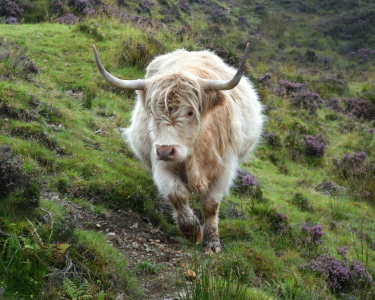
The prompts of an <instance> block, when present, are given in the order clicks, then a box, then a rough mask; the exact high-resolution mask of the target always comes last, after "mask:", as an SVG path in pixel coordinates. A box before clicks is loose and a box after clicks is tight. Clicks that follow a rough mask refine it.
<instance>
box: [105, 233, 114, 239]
mask: <svg viewBox="0 0 375 300" xmlns="http://www.w3.org/2000/svg"><path fill="white" fill-rule="evenodd" d="M105 236H106V237H107V240H110V241H112V240H114V239H116V233H114V232H108V233H107V234H106V235H105Z"/></svg>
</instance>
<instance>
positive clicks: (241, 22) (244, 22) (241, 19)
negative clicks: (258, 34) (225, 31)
mask: <svg viewBox="0 0 375 300" xmlns="http://www.w3.org/2000/svg"><path fill="white" fill-rule="evenodd" d="M237 26H242V27H247V28H249V27H250V22H249V20H248V18H246V17H245V16H240V17H238V20H237Z"/></svg>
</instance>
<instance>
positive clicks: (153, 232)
mask: <svg viewBox="0 0 375 300" xmlns="http://www.w3.org/2000/svg"><path fill="white" fill-rule="evenodd" d="M150 232H151V234H156V233H157V232H158V231H157V230H155V229H151V230H150Z"/></svg>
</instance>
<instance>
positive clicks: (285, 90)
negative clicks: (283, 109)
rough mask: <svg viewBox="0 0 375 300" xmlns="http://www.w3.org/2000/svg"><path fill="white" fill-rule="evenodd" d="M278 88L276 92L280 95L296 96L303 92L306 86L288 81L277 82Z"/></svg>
mask: <svg viewBox="0 0 375 300" xmlns="http://www.w3.org/2000/svg"><path fill="white" fill-rule="evenodd" d="M278 83H279V88H278V89H277V91H278V92H279V94H280V95H285V96H297V95H299V94H301V93H302V92H304V91H305V89H306V84H304V83H298V82H296V81H294V82H290V81H288V80H282V79H280V80H279V82H278Z"/></svg>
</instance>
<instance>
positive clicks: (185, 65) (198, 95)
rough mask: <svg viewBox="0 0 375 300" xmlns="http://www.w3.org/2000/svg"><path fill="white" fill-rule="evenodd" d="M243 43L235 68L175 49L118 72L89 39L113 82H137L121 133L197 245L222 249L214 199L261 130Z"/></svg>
mask: <svg viewBox="0 0 375 300" xmlns="http://www.w3.org/2000/svg"><path fill="white" fill-rule="evenodd" d="M248 49H249V45H247V47H246V51H245V54H244V57H243V59H242V63H241V66H240V68H239V69H238V71H237V73H236V70H235V69H233V68H232V67H230V66H228V65H226V64H225V63H224V62H223V61H222V60H221V59H220V58H219V57H218V56H216V55H215V54H214V53H212V52H210V51H197V52H188V51H185V50H176V51H174V52H172V53H169V54H165V55H161V56H159V57H157V58H155V59H154V60H153V61H152V62H151V63H150V64H149V66H148V67H147V72H146V76H145V79H139V80H121V79H118V78H116V77H114V76H112V75H111V74H109V73H108V72H107V71H106V70H105V69H104V68H103V66H102V65H101V63H100V61H99V58H98V55H97V52H96V49H95V47H94V54H95V59H96V63H97V66H98V68H99V71H100V73H101V74H102V76H103V77H104V78H105V79H106V80H107V81H108V82H109V83H111V84H113V85H114V86H117V87H119V88H122V89H133V90H137V98H136V104H135V108H134V111H133V115H132V122H131V126H130V128H128V129H127V131H126V137H127V139H128V141H129V142H130V145H131V147H132V149H133V151H134V152H135V154H136V155H137V156H138V158H139V159H140V160H141V161H142V162H143V163H144V164H145V165H146V166H148V167H149V168H150V169H151V170H152V174H153V178H154V181H155V183H156V185H157V187H158V189H159V191H160V193H161V194H162V195H163V196H164V197H165V198H167V199H169V200H170V202H171V204H172V206H173V208H174V217H175V220H176V223H177V225H178V227H179V228H180V230H181V232H182V233H183V234H184V235H185V237H186V238H187V239H189V240H190V241H191V242H196V243H199V242H201V241H202V239H203V251H204V252H218V251H220V250H221V245H220V240H219V231H218V210H219V205H220V201H221V199H222V197H223V195H224V194H225V193H227V192H228V190H229V187H230V185H231V184H232V181H233V178H234V177H235V174H236V169H237V167H238V162H239V159H241V158H244V157H245V156H246V155H247V154H248V153H249V152H250V151H251V150H252V149H253V148H254V146H255V145H256V143H257V141H258V139H259V136H260V134H261V130H262V123H263V116H262V107H261V104H260V103H259V100H258V96H257V93H256V92H255V90H254V88H253V86H252V84H251V82H250V81H249V80H248V79H247V78H245V77H242V73H243V69H244V66H245V61H246V56H247V53H248ZM189 192H198V193H199V195H200V202H201V205H202V208H203V215H204V224H203V230H202V228H201V225H200V222H199V220H198V219H197V218H196V217H195V215H194V213H193V211H192V209H191V208H190V206H189Z"/></svg>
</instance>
